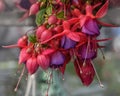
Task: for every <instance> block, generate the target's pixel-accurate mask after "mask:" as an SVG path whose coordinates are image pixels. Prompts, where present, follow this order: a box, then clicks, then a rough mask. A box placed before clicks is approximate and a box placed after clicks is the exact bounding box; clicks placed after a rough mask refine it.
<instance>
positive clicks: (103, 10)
mask: <svg viewBox="0 0 120 96" xmlns="http://www.w3.org/2000/svg"><path fill="white" fill-rule="evenodd" d="M108 5H109V0H107V1H106V2H105V4H104V5H103V6H102V7H101V8H100V9H99V10H98V12H97V13H96V18H102V17H104V16H105V15H106V13H107V11H108Z"/></svg>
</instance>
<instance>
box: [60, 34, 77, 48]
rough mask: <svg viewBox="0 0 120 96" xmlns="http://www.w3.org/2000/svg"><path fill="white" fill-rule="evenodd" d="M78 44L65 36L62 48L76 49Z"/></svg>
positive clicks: (62, 40)
mask: <svg viewBox="0 0 120 96" xmlns="http://www.w3.org/2000/svg"><path fill="white" fill-rule="evenodd" d="M76 44H77V42H75V41H73V40H71V39H70V38H68V37H67V36H63V37H62V39H61V47H62V48H64V49H70V48H74V47H75V46H76Z"/></svg>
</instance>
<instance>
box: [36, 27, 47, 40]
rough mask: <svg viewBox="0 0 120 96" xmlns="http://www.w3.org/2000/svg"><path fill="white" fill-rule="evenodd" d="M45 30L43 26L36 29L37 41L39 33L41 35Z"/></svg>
mask: <svg viewBox="0 0 120 96" xmlns="http://www.w3.org/2000/svg"><path fill="white" fill-rule="evenodd" d="M45 30H46V28H45V26H40V27H38V29H37V31H36V37H37V38H38V39H39V38H40V36H41V33H42V32H43V31H45Z"/></svg>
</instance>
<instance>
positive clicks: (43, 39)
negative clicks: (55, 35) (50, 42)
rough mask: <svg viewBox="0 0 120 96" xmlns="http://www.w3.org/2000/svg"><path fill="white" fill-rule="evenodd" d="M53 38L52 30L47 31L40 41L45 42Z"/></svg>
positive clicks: (42, 34) (43, 33)
mask: <svg viewBox="0 0 120 96" xmlns="http://www.w3.org/2000/svg"><path fill="white" fill-rule="evenodd" d="M51 37H52V32H51V31H50V30H45V31H44V32H42V33H41V37H40V41H41V42H42V41H45V40H47V39H50V38H51Z"/></svg>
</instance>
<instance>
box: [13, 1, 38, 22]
mask: <svg viewBox="0 0 120 96" xmlns="http://www.w3.org/2000/svg"><path fill="white" fill-rule="evenodd" d="M36 1H37V0H16V1H15V4H16V6H17V7H18V8H19V9H20V10H22V11H24V12H25V13H24V15H23V16H22V17H21V18H20V21H23V20H24V19H26V18H27V17H28V16H29V9H30V7H31V5H32V4H34V3H35V2H36Z"/></svg>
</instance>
